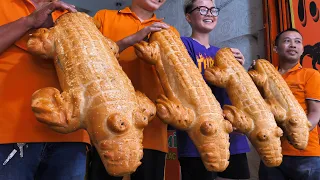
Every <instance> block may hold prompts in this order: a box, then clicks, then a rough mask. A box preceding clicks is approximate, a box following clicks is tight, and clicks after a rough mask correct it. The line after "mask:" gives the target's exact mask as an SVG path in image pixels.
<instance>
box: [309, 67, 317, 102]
mask: <svg viewBox="0 0 320 180" xmlns="http://www.w3.org/2000/svg"><path fill="white" fill-rule="evenodd" d="M306 79H307V81H306V85H305V97H306V99H308V100H317V101H320V73H319V72H318V71H316V70H313V69H311V70H310V71H308V73H307V74H306Z"/></svg>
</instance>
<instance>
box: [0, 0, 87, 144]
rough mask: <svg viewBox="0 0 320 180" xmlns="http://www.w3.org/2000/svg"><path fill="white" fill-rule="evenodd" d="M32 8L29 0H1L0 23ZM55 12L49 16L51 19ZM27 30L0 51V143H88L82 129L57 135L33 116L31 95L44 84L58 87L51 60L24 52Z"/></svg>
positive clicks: (4, 22)
mask: <svg viewBox="0 0 320 180" xmlns="http://www.w3.org/2000/svg"><path fill="white" fill-rule="evenodd" d="M34 10H35V7H34V5H33V4H32V2H31V1H29V0H10V1H6V0H5V1H4V0H1V1H0V26H2V25H5V24H7V23H10V22H13V21H15V20H18V19H19V18H21V17H24V16H27V15H29V14H30V13H32V12H33V11H34ZM58 14H59V13H58ZM58 14H54V15H53V17H54V19H55V18H56V17H57V16H56V15H58ZM29 33H30V32H27V33H26V34H25V36H24V37H22V38H21V39H20V40H19V41H17V42H16V43H15V44H13V45H12V46H10V47H9V48H8V49H7V50H6V51H5V52H3V53H1V54H0V102H1V103H0V131H1V133H0V144H5V143H17V142H27V143H28V142H86V143H89V142H90V141H89V136H88V134H87V133H86V131H84V130H78V131H77V132H75V133H71V134H60V133H56V132H54V131H53V130H51V129H49V128H48V126H47V125H45V124H42V123H39V122H38V121H37V120H36V119H35V116H34V114H33V112H32V110H31V96H32V94H33V93H34V92H35V91H36V90H38V89H41V88H44V87H56V88H58V89H60V87H59V82H58V78H57V75H56V71H55V68H54V65H53V61H50V60H43V59H40V58H38V57H34V56H32V55H31V54H29V53H28V52H27V51H26V42H27V39H28V35H29Z"/></svg>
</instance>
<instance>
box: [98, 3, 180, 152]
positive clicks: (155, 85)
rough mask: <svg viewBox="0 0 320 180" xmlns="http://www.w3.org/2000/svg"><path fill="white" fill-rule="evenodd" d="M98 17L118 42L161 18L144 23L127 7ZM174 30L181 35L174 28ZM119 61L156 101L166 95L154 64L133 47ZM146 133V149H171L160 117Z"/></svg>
mask: <svg viewBox="0 0 320 180" xmlns="http://www.w3.org/2000/svg"><path fill="white" fill-rule="evenodd" d="M95 19H97V20H98V21H99V22H101V24H102V26H101V28H100V31H101V32H102V34H103V35H104V36H106V37H108V38H110V39H112V40H113V41H115V42H117V41H119V40H121V39H123V38H125V37H127V36H130V35H132V34H134V33H136V32H138V31H139V30H141V29H143V28H144V27H146V26H149V25H151V24H152V23H154V22H160V21H161V20H159V19H157V18H156V16H155V15H154V16H153V17H152V18H150V19H149V20H146V21H144V22H141V21H140V20H139V18H138V17H137V15H136V14H135V13H133V12H131V10H130V8H128V7H127V8H125V9H123V10H120V11H115V10H100V11H99V12H97V14H96V15H95ZM173 30H174V31H175V32H176V33H177V34H179V33H178V32H177V31H176V30H175V29H174V28H173ZM119 63H120V65H121V66H122V69H123V70H124V72H125V73H126V74H127V75H128V77H129V78H130V80H131V82H132V84H133V86H134V87H135V89H136V90H139V91H141V92H143V93H145V94H146V95H147V96H148V97H149V98H150V99H151V100H152V101H153V102H154V101H155V100H156V99H157V97H158V95H159V94H163V90H162V86H161V84H160V81H159V79H158V77H157V73H156V70H155V67H154V66H152V65H149V64H146V63H145V62H143V61H142V60H140V59H138V57H137V56H136V54H135V52H134V48H133V47H129V48H127V49H126V50H124V51H123V52H122V53H120V57H119ZM143 133H144V137H143V146H144V148H145V149H153V150H158V151H162V152H168V140H167V125H166V124H164V123H162V122H161V121H160V120H159V118H158V117H155V118H154V119H153V120H152V121H151V122H150V123H149V125H148V126H147V127H146V128H145V129H144V131H143Z"/></svg>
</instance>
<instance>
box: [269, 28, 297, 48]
mask: <svg viewBox="0 0 320 180" xmlns="http://www.w3.org/2000/svg"><path fill="white" fill-rule="evenodd" d="M288 31H294V32H297V33H299V34H300V35H301V36H302V34H301V33H300V31H298V30H297V29H295V28H289V29H286V30H284V31H281V32H280V33H279V34H278V35H277V36H276V39H275V40H274V45H275V46H278V45H279V39H280V37H281V35H282V34H283V33H285V32H288Z"/></svg>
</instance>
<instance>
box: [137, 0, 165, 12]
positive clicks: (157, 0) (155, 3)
mask: <svg viewBox="0 0 320 180" xmlns="http://www.w3.org/2000/svg"><path fill="white" fill-rule="evenodd" d="M165 2H166V0H132V5H137V6H139V7H141V8H142V9H145V10H147V11H149V12H154V11H156V10H157V9H159V8H160V7H161V6H162V5H163V4H164V3H165Z"/></svg>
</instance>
